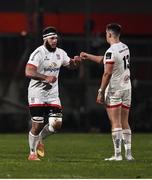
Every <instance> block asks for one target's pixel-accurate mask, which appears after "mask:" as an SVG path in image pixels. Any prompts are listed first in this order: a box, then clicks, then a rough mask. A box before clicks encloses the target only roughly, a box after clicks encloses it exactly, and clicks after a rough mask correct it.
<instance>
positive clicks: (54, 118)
mask: <svg viewBox="0 0 152 180" xmlns="http://www.w3.org/2000/svg"><path fill="white" fill-rule="evenodd" d="M49 125H50V126H52V127H53V128H54V129H55V130H58V129H60V128H61V126H62V114H61V113H56V114H51V115H50V117H49Z"/></svg>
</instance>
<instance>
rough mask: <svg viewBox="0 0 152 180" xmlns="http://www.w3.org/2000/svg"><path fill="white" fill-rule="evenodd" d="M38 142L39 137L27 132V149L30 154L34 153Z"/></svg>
mask: <svg viewBox="0 0 152 180" xmlns="http://www.w3.org/2000/svg"><path fill="white" fill-rule="evenodd" d="M38 142H39V136H38V135H37V136H35V135H33V134H32V133H31V132H29V147H30V154H33V153H36V147H37V144H38Z"/></svg>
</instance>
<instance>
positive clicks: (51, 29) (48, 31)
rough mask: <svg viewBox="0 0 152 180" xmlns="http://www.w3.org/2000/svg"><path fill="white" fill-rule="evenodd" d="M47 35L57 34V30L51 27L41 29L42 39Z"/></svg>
mask: <svg viewBox="0 0 152 180" xmlns="http://www.w3.org/2000/svg"><path fill="white" fill-rule="evenodd" d="M49 33H54V34H57V30H56V28H55V27H53V26H49V27H46V28H44V29H43V32H42V34H43V37H45V35H46V34H49Z"/></svg>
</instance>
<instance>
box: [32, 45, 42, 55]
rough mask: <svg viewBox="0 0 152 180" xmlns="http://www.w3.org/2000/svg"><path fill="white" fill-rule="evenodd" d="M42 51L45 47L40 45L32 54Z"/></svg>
mask: <svg viewBox="0 0 152 180" xmlns="http://www.w3.org/2000/svg"><path fill="white" fill-rule="evenodd" d="M42 51H43V47H42V46H39V47H37V48H36V49H35V50H34V51H33V52H32V55H34V54H35V55H36V54H40V53H41V52H42Z"/></svg>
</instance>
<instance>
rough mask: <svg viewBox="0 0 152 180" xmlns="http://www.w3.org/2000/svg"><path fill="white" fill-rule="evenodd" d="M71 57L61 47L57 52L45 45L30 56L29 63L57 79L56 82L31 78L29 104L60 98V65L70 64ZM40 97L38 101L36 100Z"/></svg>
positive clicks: (39, 71) (38, 70) (40, 71)
mask: <svg viewBox="0 0 152 180" xmlns="http://www.w3.org/2000/svg"><path fill="white" fill-rule="evenodd" d="M69 62H70V57H68V55H67V53H66V52H65V51H64V50H63V49H60V48H56V51H55V52H50V51H48V50H47V49H46V48H45V46H44V45H42V46H40V47H38V48H37V49H36V50H35V51H34V52H33V53H32V54H31V56H30V58H29V61H28V62H27V64H29V65H31V66H36V67H37V72H38V73H41V74H44V75H47V76H55V77H56V78H57V80H56V81H55V82H54V83H50V84H49V83H46V82H45V81H40V80H34V79H31V81H30V83H29V87H28V99H29V104H37V103H40V102H41V103H43V102H44V103H45V102H52V101H54V100H56V99H58V96H59V92H58V76H59V71H60V67H61V66H62V65H63V66H67V65H69ZM36 99H38V102H36V101H37V100H36Z"/></svg>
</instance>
